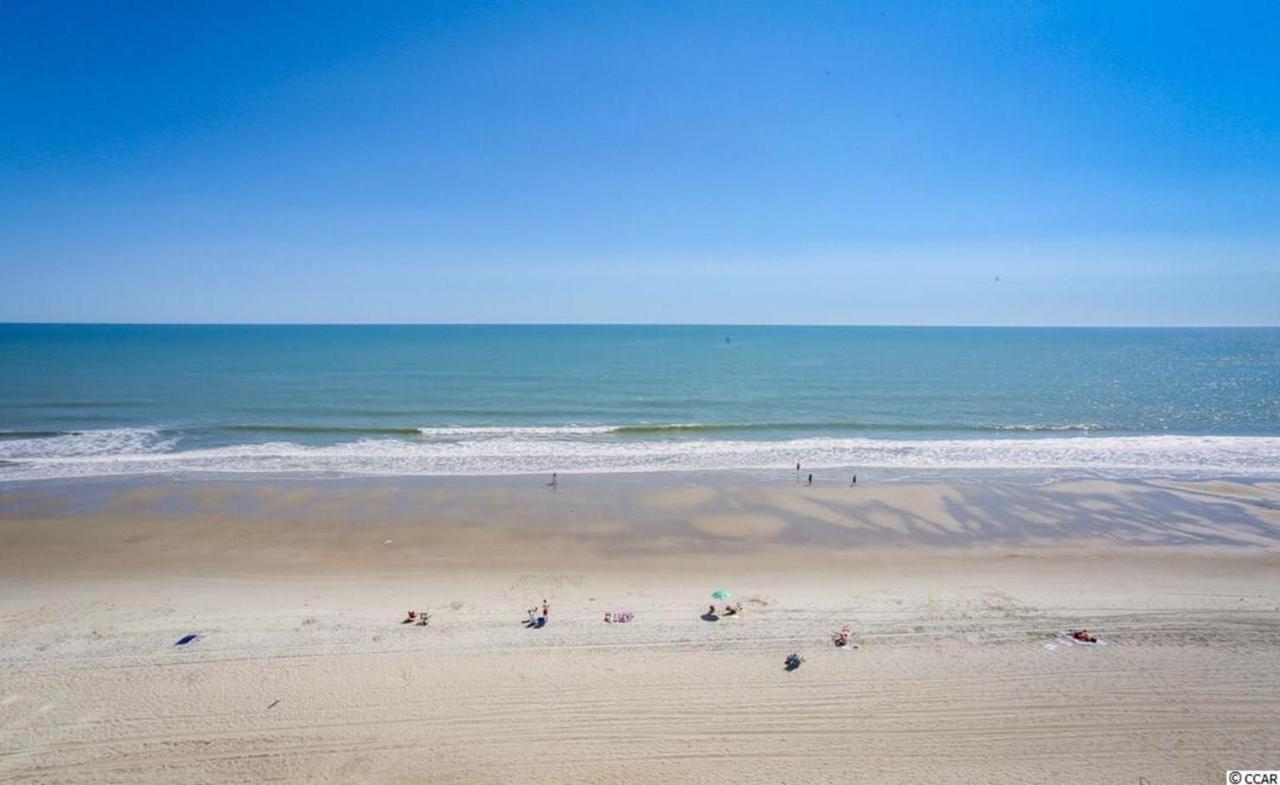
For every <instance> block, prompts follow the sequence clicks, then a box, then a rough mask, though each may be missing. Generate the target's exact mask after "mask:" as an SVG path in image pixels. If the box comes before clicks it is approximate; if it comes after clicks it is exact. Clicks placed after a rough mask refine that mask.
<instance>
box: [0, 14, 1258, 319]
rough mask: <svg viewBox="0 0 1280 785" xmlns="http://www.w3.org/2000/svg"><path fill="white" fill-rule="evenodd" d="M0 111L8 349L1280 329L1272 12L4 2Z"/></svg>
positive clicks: (2, 306)
mask: <svg viewBox="0 0 1280 785" xmlns="http://www.w3.org/2000/svg"><path fill="white" fill-rule="evenodd" d="M195 5H201V7H200V8H195V7H194V6H195ZM188 6H192V7H188ZM0 100H2V101H3V115H2V119H0V320H55V321H143V322H145V321H166V322H167V321H180V322H192V321H194V322H239V321H250V322H681V323H698V322H714V323H800V324H807V323H839V324H868V323H871V324H886V323H888V324H1118V325H1126V324H1155V325H1164V324H1277V323H1280V305H1278V304H1277V303H1280V15H1277V14H1276V13H1275V11H1274V8H1273V7H1269V6H1268V4H1265V3H1253V4H1250V3H1239V4H1235V3H1229V4H1209V3H1185V4H1182V3H1169V2H1164V3H1149V4H1148V3H1143V4H1137V3H1130V4H1117V3H1085V2H1064V3H1060V4H1049V3H1045V4H1038V3H1024V2H1017V3H1012V2H1011V3H937V4H930V3H924V4H918V3H906V2H891V3H890V2H886V3H859V2H843V3H831V4H825V3H790V2H777V3H754V2H732V3H730V2H725V3H690V4H680V3H645V2H636V3H592V4H586V3H583V4H579V3H552V2H547V3H529V2H523V3H513V4H493V5H490V4H461V3H439V4H415V3H403V2H387V3H376V2H374V3H361V4H354V3H352V4H339V3H334V4H325V3H319V2H312V3H299V4H296V5H292V6H290V5H286V4H283V3H279V4H276V3H244V4H237V3H216V4H185V3H157V4H154V5H151V4H145V3H132V4H130V3H120V4H111V3H100V4H77V3H74V2H72V3H66V4H53V3H34V2H33V3H20V4H18V3H15V4H11V5H10V4H7V5H6V9H5V23H4V24H3V25H0ZM997 277H998V278H999V280H998V281H997V280H996V279H997Z"/></svg>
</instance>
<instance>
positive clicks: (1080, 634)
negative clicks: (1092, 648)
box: [1071, 630, 1098, 643]
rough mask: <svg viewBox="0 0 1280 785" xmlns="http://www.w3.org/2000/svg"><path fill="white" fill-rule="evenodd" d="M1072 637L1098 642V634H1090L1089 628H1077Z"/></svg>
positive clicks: (1085, 641) (1088, 641)
mask: <svg viewBox="0 0 1280 785" xmlns="http://www.w3.org/2000/svg"><path fill="white" fill-rule="evenodd" d="M1071 637H1072V638H1075V639H1076V640H1078V641H1081V642H1083V643H1097V642H1098V636H1096V635H1090V634H1089V631H1088V630H1076V631H1075V632H1073V633H1071Z"/></svg>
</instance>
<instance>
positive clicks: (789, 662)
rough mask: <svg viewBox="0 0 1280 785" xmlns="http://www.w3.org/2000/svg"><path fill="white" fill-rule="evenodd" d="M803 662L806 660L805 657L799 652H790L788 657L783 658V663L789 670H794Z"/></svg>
mask: <svg viewBox="0 0 1280 785" xmlns="http://www.w3.org/2000/svg"><path fill="white" fill-rule="evenodd" d="M803 662H804V657H801V656H800V655H799V654H796V653H795V652H792V653H791V654H788V655H787V658H786V659H785V660H783V664H785V665H786V667H787V670H789V671H793V670H795V669H796V668H799V667H800V665H801V663H803Z"/></svg>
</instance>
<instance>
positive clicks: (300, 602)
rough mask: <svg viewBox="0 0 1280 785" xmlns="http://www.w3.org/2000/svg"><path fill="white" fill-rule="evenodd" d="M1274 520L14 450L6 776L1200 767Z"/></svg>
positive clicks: (1204, 499)
mask: <svg viewBox="0 0 1280 785" xmlns="http://www.w3.org/2000/svg"><path fill="white" fill-rule="evenodd" d="M1278 546H1280V487H1277V486H1276V485H1274V484H1267V483H1245V482H1231V481H1221V482H1213V483H1173V482H1168V481H1158V482H1157V481H1150V482H1123V483H1122V482H1104V481H1090V482H1071V483H1057V484H1049V485H1040V486H1033V485H1009V484H999V483H984V484H976V483H975V484H889V485H879V486H859V487H857V488H848V487H843V486H842V485H837V484H835V483H834V482H833V483H828V484H820V485H818V486H815V487H813V488H809V487H805V486H803V485H797V484H794V483H790V482H773V483H751V482H747V481H744V480H742V479H741V478H725V477H717V476H715V475H712V474H708V475H700V476H697V477H695V478H694V479H692V480H690V481H688V482H685V481H678V480H677V479H675V478H674V477H673V476H672V477H662V476H654V477H643V478H609V477H567V478H562V481H561V485H560V488H559V489H558V490H557V491H555V492H552V491H550V490H549V489H547V488H545V487H544V486H543V484H542V481H541V480H540V479H537V478H501V479H498V478H493V479H484V478H475V479H469V480H460V481H454V480H448V481H446V480H434V481H425V480H424V481H411V480H389V479H379V480H359V481H357V480H342V481H324V480H308V481H286V480H279V481H270V480H253V481H207V482H205V481H200V482H197V481H187V482H165V481H156V480H146V481H125V480H120V481H96V482H66V483H43V484H42V483H32V484H21V485H19V484H15V485H12V486H10V487H7V488H5V489H3V490H0V782H14V783H36V782H38V783H83V782H95V783H171V782H176V781H183V782H194V783H203V782H208V783H232V782H248V781H254V782H265V781H271V782H286V783H321V782H333V783H353V782H358V783H409V782H415V783H417V782H458V783H488V782H493V783H497V782H504V783H510V782H530V783H559V782H617V783H624V782H625V783H637V782H639V783H650V782H652V783H658V782H664V783H665V782H708V783H710V782H715V783H719V782H734V783H742V782H751V783H756V782H759V783H765V782H769V783H777V782H787V783H805V782H830V781H836V780H839V781H843V782H866V783H875V782H890V781H903V780H907V781H947V782H963V783H1004V782H1008V783H1013V782H1026V781H1029V780H1032V781H1047V782H1079V781H1090V782H1116V783H1137V782H1148V783H1153V784H1154V783H1205V782H1220V781H1222V777H1223V774H1224V772H1225V771H1227V770H1229V769H1236V768H1275V767H1277V766H1280V760H1278V759H1277V758H1276V750H1280V682H1277V680H1276V678H1275V674H1276V673H1277V672H1280V582H1277V581H1276V579H1275V576H1276V574H1277V568H1278V567H1280V547H1278ZM716 588H724V589H726V590H729V591H731V592H732V593H733V595H734V599H735V600H737V601H740V602H741V603H742V604H743V608H744V610H743V612H742V613H741V614H740V615H738V616H736V617H725V618H721V619H720V620H719V621H714V622H709V621H704V620H702V619H701V618H700V614H702V613H703V612H704V611H705V610H706V606H707V604H709V603H710V602H711V600H710V598H709V594H710V592H711V591H712V590H713V589H716ZM544 597H545V598H546V599H547V600H548V601H549V602H550V604H551V613H550V618H549V623H548V624H547V626H546V627H544V628H542V629H538V630H529V629H526V628H525V627H524V626H523V625H522V624H521V622H522V620H523V619H524V611H525V609H526V608H528V607H530V606H531V605H533V604H535V603H537V602H539V601H540V600H542V599H543V598H544ZM411 608H412V609H424V610H429V611H430V613H431V616H432V619H431V623H430V625H429V626H427V627H418V626H414V625H401V624H400V623H399V622H400V620H401V619H402V618H403V617H404V614H405V611H406V610H408V609H411ZM619 609H626V610H630V611H632V612H634V614H635V620H634V621H632V622H630V623H628V624H605V623H603V621H602V616H603V613H604V612H605V611H607V610H619ZM844 623H848V624H851V625H852V626H853V629H854V643H855V644H857V646H858V648H856V649H853V650H841V649H837V648H835V647H834V646H833V645H832V644H831V642H830V635H831V633H832V632H834V631H835V630H836V629H838V628H839V627H840V625H841V624H844ZM1081 627H1084V628H1088V629H1089V630H1091V631H1094V632H1096V633H1097V634H1099V635H1100V636H1101V638H1102V640H1103V641H1104V642H1105V645H1097V646H1085V645H1073V644H1071V643H1069V642H1068V641H1067V640H1066V639H1065V637H1064V633H1066V632H1068V631H1069V630H1072V629H1076V628H1081ZM191 633H197V634H199V636H200V637H199V638H197V639H196V640H194V641H193V642H192V643H190V644H187V645H186V646H183V647H176V646H175V645H174V642H175V641H176V640H178V639H179V638H181V637H182V636H184V635H188V634H191ZM792 651H796V652H799V653H801V654H802V655H804V656H805V657H806V658H807V661H806V662H805V664H804V665H803V666H802V667H801V668H800V669H799V670H797V671H795V672H792V673H788V672H786V671H784V670H783V667H782V666H783V662H782V660H783V657H784V656H785V655H786V654H788V653H790V652H792Z"/></svg>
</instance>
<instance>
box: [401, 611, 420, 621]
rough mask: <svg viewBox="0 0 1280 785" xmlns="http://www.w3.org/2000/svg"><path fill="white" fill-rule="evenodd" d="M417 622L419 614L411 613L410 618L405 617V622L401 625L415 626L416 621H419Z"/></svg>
mask: <svg viewBox="0 0 1280 785" xmlns="http://www.w3.org/2000/svg"><path fill="white" fill-rule="evenodd" d="M417 620H418V612H417V611H409V615H408V616H405V617H404V621H402V622H400V623H401V624H413V623H414V622H415V621H417Z"/></svg>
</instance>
